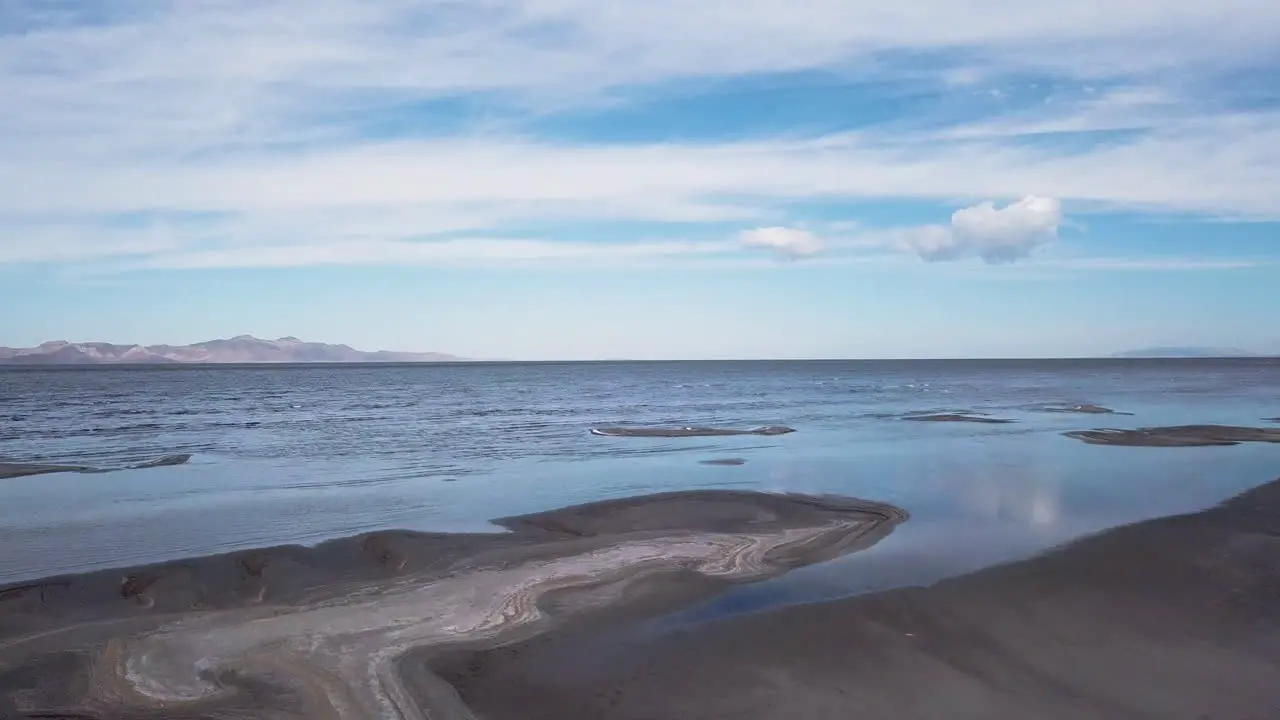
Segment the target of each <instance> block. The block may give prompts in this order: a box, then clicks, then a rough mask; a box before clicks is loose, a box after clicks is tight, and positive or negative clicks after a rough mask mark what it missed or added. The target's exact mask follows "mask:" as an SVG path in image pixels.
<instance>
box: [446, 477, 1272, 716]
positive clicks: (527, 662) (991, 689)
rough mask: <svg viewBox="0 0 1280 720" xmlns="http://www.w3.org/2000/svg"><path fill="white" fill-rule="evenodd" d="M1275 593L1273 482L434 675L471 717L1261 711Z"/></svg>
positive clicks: (551, 642) (535, 644) (513, 648)
mask: <svg viewBox="0 0 1280 720" xmlns="http://www.w3.org/2000/svg"><path fill="white" fill-rule="evenodd" d="M1277 598H1280V480H1277V481H1274V482H1272V483H1269V484H1267V485H1264V486H1262V487H1260V488H1257V489H1255V490H1251V491H1249V492H1246V493H1244V494H1242V495H1240V496H1238V497H1236V498H1234V499H1232V500H1230V501H1227V502H1226V503H1223V504H1222V505H1220V506H1218V507H1216V508H1213V509H1210V510H1206V511H1203V512H1200V513H1195V514H1190V515H1182V516H1175V517H1168V518H1162V519H1157V520H1151V521H1146V522H1141V523H1137V524H1134V525H1130V526H1126V527H1121V528H1117V529H1114V530H1110V531H1106V532H1103V533H1101V534H1099V535H1095V536H1092V537H1089V538H1086V539H1083V540H1080V541H1077V542H1075V543H1072V544H1070V545H1068V546H1066V547H1065V548H1062V549H1059V550H1056V551H1053V552H1050V553H1048V554H1045V555H1043V556H1040V557H1037V558H1033V559H1031V560H1026V561H1023V562H1018V563H1013V564H1010V565H1005V566H1001V567H996V568H991V569H988V570H983V571H979V572H977V573H974V574H972V575H968V576H964V577H960V578H956V579H952V580H948V581H944V582H941V583H938V584H937V585H934V586H932V587H927V588H903V589H899V590H892V591H888V592H883V593H876V594H872V595H867V596H861V597H856V598H850V599H847V600H841V601H835V602H825V603H819V604H812V605H802V606H793V607H789V608H783V609H780V610H774V611H770V612H765V613H761V614H758V615H749V616H743V617H738V618H733V619H729V620H724V621H720V622H716V623H711V624H707V625H703V626H700V627H696V628H693V629H689V630H681V631H678V632H673V633H670V634H665V635H662V636H659V637H653V638H642V639H635V638H630V639H626V638H623V639H622V640H619V642H620V643H622V644H624V645H625V648H623V649H620V650H618V651H616V652H599V651H598V650H593V651H592V652H589V653H584V652H583V650H582V649H583V648H584V647H585V648H593V647H594V648H598V647H600V646H604V645H606V641H602V640H601V637H604V638H608V631H604V633H603V634H602V633H601V632H597V631H594V630H581V631H574V630H563V631H558V632H553V633H549V634H546V635H543V636H541V637H538V638H534V639H531V640H529V641H526V642H522V643H516V644H513V645H509V646H507V647H503V648H498V649H494V650H488V651H482V652H476V653H470V654H460V655H455V656H452V657H449V658H445V659H443V660H441V661H438V662H437V667H436V670H437V671H438V673H439V674H440V676H441V677H442V678H444V679H445V680H447V681H449V682H450V683H451V685H452V686H453V687H454V688H456V690H457V692H458V694H459V696H460V697H461V698H462V700H463V701H465V702H466V703H468V704H469V705H470V706H471V707H472V708H473V709H474V710H475V712H476V714H477V716H478V717H483V718H486V719H487V720H508V719H512V720H514V718H522V719H526V718H527V719H530V720H536V719H538V718H548V719H549V718H572V717H581V718H599V719H602V720H609V719H618V720H621V719H624V718H625V719H628V720H640V719H641V718H644V719H645V720H661V719H662V718H672V719H673V720H674V719H676V718H680V719H682V720H689V719H693V718H698V719H703V718H708V719H710V718H735V719H740V720H773V719H775V718H777V719H781V718H800V717H803V718H813V719H825V718H832V719H833V720H834V719H835V718H842V719H843V718H849V717H866V718H895V719H897V718H921V719H924V718H930V719H932V718H974V719H975V720H976V719H978V718H982V719H984V720H986V719H991V718H996V719H1001V718H1009V719H1010V720H1014V719H1017V720H1022V719H1023V718H1037V719H1038V720H1039V719H1050V720H1052V719H1056V718H1061V719H1062V720H1076V719H1078V718H1126V719H1128V718H1153V719H1154V718H1162V719H1164V718H1188V719H1191V718H1233V719H1237V718H1239V719H1244V718H1257V719H1259V720H1261V719H1262V718H1271V717H1276V714H1277V711H1278V710H1280V684H1277V683H1276V678H1277V677H1280V602H1277ZM584 654H585V655H587V657H584Z"/></svg>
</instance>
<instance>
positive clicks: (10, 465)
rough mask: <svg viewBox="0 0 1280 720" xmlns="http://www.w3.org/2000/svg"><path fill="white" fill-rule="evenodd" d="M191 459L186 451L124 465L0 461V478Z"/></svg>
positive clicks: (140, 467)
mask: <svg viewBox="0 0 1280 720" xmlns="http://www.w3.org/2000/svg"><path fill="white" fill-rule="evenodd" d="M190 459H191V455H189V454H187V453H178V454H174V455H164V456H162V457H159V458H156V459H155V460H148V461H146V462H140V463H135V464H133V465H126V466H124V467H118V468H109V467H93V466H90V465H57V464H51V463H14V462H0V480H5V479H8V478H18V477H27V476H30V475H48V474H51V473H105V472H112V471H113V470H145V469H146V468H155V467H170V466H173V465H183V464H185V463H186V462H187V461H189V460H190Z"/></svg>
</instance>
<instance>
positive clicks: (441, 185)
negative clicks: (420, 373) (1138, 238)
mask: <svg viewBox="0 0 1280 720" xmlns="http://www.w3.org/2000/svg"><path fill="white" fill-rule="evenodd" d="M53 7H54V6H51V5H49V4H48V3H45V2H38V1H37V0H16V1H15V2H11V3H9V4H7V5H6V15H5V19H4V20H2V21H0V23H3V24H0V96H3V97H5V98H6V106H7V108H8V111H7V112H5V113H2V114H0V157H3V158H4V162H3V163H0V263H5V262H9V263H14V262H57V263H68V262H81V263H87V262H98V261H105V260H111V259H119V258H128V259H129V262H130V263H133V264H135V265H137V264H141V265H150V266H153V267H160V266H175V264H178V265H180V264H181V263H182V262H186V263H187V264H188V265H191V264H197V265H200V266H214V265H218V264H222V265H227V266H246V265H253V264H261V263H266V264H268V265H279V264H280V263H284V262H286V261H287V260H289V258H294V260H292V262H301V263H338V262H342V263H347V262H364V263H374V262H402V261H403V262H417V263H439V262H485V261H497V260H498V258H499V257H508V256H510V257H511V258H514V257H518V256H520V254H521V253H530V252H532V253H534V254H535V255H538V258H542V257H543V256H544V255H545V256H546V258H547V259H549V260H554V259H559V260H562V261H565V262H568V261H581V260H582V259H583V258H585V257H587V253H585V252H584V250H583V248H580V247H577V246H576V245H574V244H572V243H560V241H557V240H555V239H554V238H542V239H538V240H516V241H500V242H515V243H517V244H515V245H501V246H492V245H484V243H485V242H491V241H485V240H467V241H465V242H466V243H474V244H475V249H472V250H468V251H466V252H463V251H461V250H452V249H451V250H449V251H448V252H445V251H442V250H439V249H430V250H424V249H422V248H423V246H424V245H425V243H422V244H420V242H421V241H423V240H424V239H427V238H429V237H431V236H435V235H441V234H447V233H460V232H470V233H476V234H480V235H485V236H489V237H510V236H512V235H521V234H524V233H520V232H519V229H520V226H521V225H522V224H526V223H539V224H543V225H545V224H548V223H574V222H581V221H595V220H608V221H619V222H626V221H662V222H678V223H689V224H691V225H697V224H699V223H708V222H730V221H737V222H741V223H743V224H745V225H747V226H748V227H763V226H768V225H770V224H774V219H775V218H774V217H771V216H777V215H782V214H785V206H786V205H787V204H788V203H793V202H797V201H809V200H835V201H839V200H861V199H881V198H912V199H927V200H939V201H942V200H945V201H948V202H951V201H954V200H956V199H961V200H966V201H975V202H976V201H983V200H988V199H993V198H994V199H1000V200H1012V199H1016V198H1019V197H1023V196H1024V195H1026V194H1028V193H1035V194H1037V195H1043V196H1048V197H1055V198H1060V199H1061V200H1062V201H1063V202H1064V203H1067V204H1068V205H1070V204H1071V203H1095V204H1097V203H1100V204H1107V205H1109V206H1112V207H1125V208H1139V209H1155V210H1160V211H1177V212H1193V213H1203V214H1209V215H1224V216H1229V217H1236V218H1238V217H1245V218H1264V219H1273V218H1280V196H1277V195H1276V193H1275V192H1273V188H1275V187H1277V186H1280V114H1276V113H1273V112H1265V111H1258V112H1252V113H1244V112H1242V113H1236V114H1216V115H1215V114H1204V113H1203V111H1202V110H1201V109H1200V108H1199V107H1198V106H1196V105H1195V104H1194V103H1193V102H1192V101H1191V100H1189V99H1188V98H1185V97H1182V96H1180V95H1179V94H1177V92H1176V90H1173V89H1170V88H1169V87H1166V86H1165V84H1166V82H1165V81H1166V80H1167V79H1168V76H1169V75H1170V74H1172V73H1177V74H1185V73H1186V72H1187V70H1186V68H1187V67H1188V66H1193V67H1195V68H1197V70H1196V72H1201V73H1213V72H1222V71H1225V70H1229V69H1231V68H1234V67H1240V66H1245V65H1248V64H1250V63H1252V62H1256V61H1257V60H1258V58H1260V57H1271V56H1273V55H1274V50H1272V49H1271V48H1274V47H1276V46H1277V45H1280V13H1277V12H1276V10H1275V7H1274V3H1272V2H1269V1H1268V0H1225V4H1224V3H1218V4H1216V5H1212V4H1205V3H1197V2H1191V1H1190V0H1134V1H1133V2H1129V3H1121V4H1116V3H1106V4H1104V3H1102V2H1100V0H1088V1H1086V2H1081V3H1075V4H1071V5H1070V6H1063V7H1054V8H1047V7H1046V8H1045V9H1035V8H1029V7H1028V6H1027V5H1026V4H1025V3H1020V2H1018V3H1015V2H1012V0H980V2H978V4H977V5H974V4H972V3H970V4H969V5H967V6H965V7H963V8H962V7H959V6H957V5H955V4H954V3H952V2H948V1H946V0H914V1H913V2H907V3H898V4H895V5H892V6H885V5H883V4H879V3H849V2H845V1H843V0H808V1H807V2H804V3H802V4H801V6H800V7H797V6H796V5H795V3H793V2H789V1H787V0H755V1H753V2H751V3H748V4H746V5H744V4H742V3H741V2H730V0H711V1H709V2H703V3H698V4H697V5H696V7H693V6H690V5H689V4H688V3H685V2H682V1H677V0H644V1H643V2H642V1H640V0H635V1H626V2H610V3H598V2H591V1H590V0H530V1H528V2H523V1H522V2H516V1H515V0H486V2H481V3H471V2H454V1H450V0H431V1H427V2H415V1H411V0H392V1H390V2H385V3H362V2H356V1H355V0H306V1H305V2H304V1H303V0H274V1H272V2H256V1H255V2H250V1H249V0H223V1H221V2H217V3H192V2H184V1H180V0H156V1H154V2H142V1H141V0H121V1H120V2H112V3H84V4H81V5H77V4H73V3H67V4H60V5H58V6H57V7H58V8H61V10H59V11H57V12H55V11H54V10H51V8H53ZM1098 17H1106V18H1107V22H1105V23H1100V22H1098V20H1097V19H1098ZM1224 38H1229V39H1230V41H1229V42H1223V41H1214V40H1215V39H1217V40H1221V39H1224ZM895 53H898V54H902V53H908V54H909V53H919V54H922V55H926V56H927V55H930V54H932V55H934V56H939V55H944V54H947V53H951V54H955V55H956V56H957V59H956V60H954V62H955V63H960V62H963V63H964V66H963V68H961V69H963V70H964V72H963V73H961V74H959V75H956V77H957V78H961V75H963V78H961V79H963V80H964V82H965V83H969V84H972V83H975V82H981V80H982V78H984V77H998V76H1000V75H1001V74H1007V73H1011V72H1031V71H1041V72H1052V73H1056V74H1058V75H1060V76H1062V77H1067V78H1077V79H1079V78H1088V79H1090V80H1093V79H1102V80H1106V79H1108V78H1111V79H1116V78H1117V77H1121V76H1122V79H1123V80H1124V81H1125V82H1129V83H1136V84H1135V85H1134V86H1133V89H1128V90H1124V89H1122V90H1115V91H1109V92H1107V93H1104V94H1103V95H1102V96H1100V97H1098V98H1094V99H1089V100H1085V101H1081V102H1078V103H1076V104H1074V105H1068V106H1065V107H1054V108H1051V109H1045V110H1042V111H1040V112H1037V113H1033V114H1023V115H1016V116H1012V117H1009V118H1003V119H998V120H994V121H989V122H984V123H970V124H967V125H961V126H956V127H945V128H940V129H937V130H935V131H931V132H925V133H919V132H915V133H907V132H903V131H902V130H901V129H900V128H899V129H894V128H892V127H886V128H878V129H874V130H872V129H868V130H864V131H862V132H855V133H843V134H836V135H828V136H822V137H816V138H799V139H797V138H794V137H788V138H754V139H746V140H741V141H736V142H705V143H651V144H632V145H610V144H607V143H600V142H592V141H591V140H590V139H589V138H588V139H583V140H582V141H580V142H573V143H571V142H561V143H551V142H546V141H540V140H539V139H538V138H536V137H529V136H525V135H521V134H520V133H519V132H518V128H519V125H520V123H519V120H520V118H522V117H524V116H525V115H526V114H528V113H530V112H534V111H537V112H543V113H554V112H555V111H557V110H563V109H565V108H571V107H576V106H580V105H581V104H583V103H595V102H600V101H601V99H602V98H606V99H609V100H611V101H619V100H618V99H617V98H618V96H619V95H618V93H617V92H616V91H618V90H625V89H628V88H639V87H643V88H653V87H657V86H659V85H661V84H662V83H666V82H670V81H678V80H683V79H689V78H708V77H724V78H728V77H735V76H741V75H746V74H752V73H779V72H792V71H804V70H824V71H831V72H838V73H854V74H856V73H858V72H872V71H875V72H887V73H890V74H892V73H893V72H895V70H893V69H892V68H893V65H892V63H891V62H888V61H887V60H886V57H890V56H892V55H894V54H895ZM960 57H962V58H963V60H960V59H958V58H960ZM1110 63H1114V64H1113V65H1111V64H1110ZM942 64H943V65H947V63H942ZM1108 67H1120V68H1123V69H1124V70H1123V73H1122V74H1120V75H1118V74H1117V73H1116V72H1115V71H1110V70H1108V69H1107V68H1108ZM886 68H888V69H886ZM942 69H945V68H942ZM903 72H906V71H903ZM912 72H918V70H916V71H912ZM961 84H964V83H961ZM462 100H467V101H474V102H475V103H476V105H477V107H480V108H483V107H484V106H485V105H486V103H490V102H491V103H492V104H493V107H494V108H495V111H494V112H495V113H496V114H498V115H500V116H506V117H510V118H513V119H514V123H513V125H512V127H514V128H515V130H513V131H511V132H502V133H498V134H493V133H491V132H488V131H486V130H485V128H487V127H489V126H488V125H487V124H486V122H485V120H484V118H483V113H481V114H480V115H477V116H475V117H471V118H470V119H466V120H464V121H462V122H461V123H460V127H454V126H449V125H448V124H444V125H441V126H439V127H437V126H435V125H431V124H429V123H427V124H424V125H423V126H422V127H421V128H419V129H418V130H417V131H416V134H417V137H410V138H407V139H394V138H385V137H384V138H379V137H361V135H360V133H359V131H358V127H355V128H353V126H352V122H351V121H352V118H357V119H359V118H370V117H378V116H379V115H380V113H383V112H392V111H397V112H398V111H403V109H404V108H405V107H409V108H415V107H424V106H426V105H428V104H430V103H433V102H439V103H445V104H448V103H450V102H459V101H462ZM422 117H423V118H424V119H425V120H424V122H426V121H429V120H430V119H431V118H432V117H433V116H432V115H430V114H429V113H425V111H424V114H423V116H422ZM498 126H499V127H501V126H502V123H499V125H498ZM1116 128H1126V129H1136V130H1140V131H1141V132H1140V133H1138V134H1136V135H1135V136H1133V137H1130V138H1127V139H1125V140H1124V141H1111V142H1108V143H1105V144H1101V143H1099V144H1092V145H1089V146H1087V147H1084V148H1080V147H1076V148H1073V149H1071V150H1065V149H1061V148H1051V147H1039V146H1033V145H1027V144H1025V143H1021V142H1019V141H1018V140H1019V138H1018V136H1019V135H1025V134H1029V133H1040V132H1095V131H1099V130H1111V129H1116ZM1205 178H1213V182H1205ZM138 218H145V219H146V220H145V221H144V222H141V223H139V221H138ZM450 242H451V244H449V245H447V247H450V248H453V247H461V246H462V245H463V244H464V243H463V241H461V240H458V241H450ZM530 242H536V243H539V244H538V245H537V246H536V248H538V249H537V250H536V251H535V250H534V247H535V246H533V245H528V244H523V245H522V244H519V243H530ZM551 244H565V245H566V247H565V248H564V249H563V250H560V251H555V252H552V251H551V250H549V249H546V248H544V247H543V246H544V245H548V246H549V245H551ZM593 252H594V251H593ZM599 252H600V253H601V254H602V256H603V255H608V254H609V253H612V252H617V251H616V250H615V249H608V250H601V251H599ZM450 253H452V254H450ZM486 253H489V254H488V255H486ZM556 253H559V254H558V255H557V254H556ZM640 254H646V253H640ZM681 254H682V253H676V252H667V251H665V250H663V251H661V252H653V253H652V254H649V255H646V256H654V257H656V256H664V257H665V256H673V257H674V256H676V255H681ZM464 255H465V257H463V256H464ZM179 258H186V260H185V261H180V260H179ZM308 258H310V259H309V260H308ZM362 258H363V259H362ZM508 259H510V258H508ZM524 259H525V260H530V258H527V257H526V258H524ZM534 260H536V261H541V260H539V259H537V258H535V259H534ZM166 263H167V265H166Z"/></svg>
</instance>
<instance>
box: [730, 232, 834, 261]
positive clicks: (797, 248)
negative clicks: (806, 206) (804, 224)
mask: <svg viewBox="0 0 1280 720" xmlns="http://www.w3.org/2000/svg"><path fill="white" fill-rule="evenodd" d="M738 238H739V239H740V240H741V241H742V244H743V245H745V246H747V247H749V248H755V249H757V250H771V251H773V252H775V253H777V254H778V256H779V257H781V258H783V259H786V260H796V259H798V258H804V257H810V256H812V255H817V254H818V253H820V252H822V248H823V241H822V238H820V237H818V236H817V235H814V234H813V233H811V232H809V231H808V230H801V229H799V228H789V227H762V228H755V229H754V230H746V231H744V232H743V233H741V234H740V235H739V236H738Z"/></svg>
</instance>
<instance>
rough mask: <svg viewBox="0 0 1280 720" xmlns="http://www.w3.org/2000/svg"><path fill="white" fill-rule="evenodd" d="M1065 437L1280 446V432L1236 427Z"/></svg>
mask: <svg viewBox="0 0 1280 720" xmlns="http://www.w3.org/2000/svg"><path fill="white" fill-rule="evenodd" d="M1063 435H1066V436H1067V437H1069V438H1075V439H1076V440H1081V441H1083V442H1087V443H1089V444H1091V445H1124V446H1128V447H1205V446H1214V445H1224V446H1225V445H1239V444H1240V443H1245V442H1266V443H1280V430H1276V429H1273V428H1254V427H1238V426H1234V425H1173V426H1169V427H1148V428H1138V429H1136V430H1117V429H1112V428H1103V429H1099V430H1072V431H1070V432H1065V433H1063Z"/></svg>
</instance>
